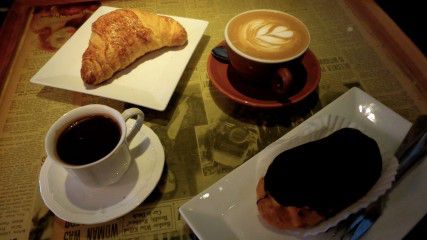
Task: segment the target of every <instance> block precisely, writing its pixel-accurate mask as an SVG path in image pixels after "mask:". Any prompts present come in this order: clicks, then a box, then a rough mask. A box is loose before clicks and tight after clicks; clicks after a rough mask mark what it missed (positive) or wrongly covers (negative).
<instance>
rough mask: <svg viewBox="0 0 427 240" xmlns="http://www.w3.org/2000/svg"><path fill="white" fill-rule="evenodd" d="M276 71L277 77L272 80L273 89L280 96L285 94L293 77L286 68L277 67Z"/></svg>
mask: <svg viewBox="0 0 427 240" xmlns="http://www.w3.org/2000/svg"><path fill="white" fill-rule="evenodd" d="M276 73H277V76H278V77H276V78H274V79H273V81H272V88H273V91H274V92H275V93H276V94H278V95H280V96H285V95H286V94H287V93H288V92H289V90H290V89H291V85H292V83H293V81H294V77H293V76H292V73H291V71H290V70H289V69H288V68H279V69H277V71H276Z"/></svg>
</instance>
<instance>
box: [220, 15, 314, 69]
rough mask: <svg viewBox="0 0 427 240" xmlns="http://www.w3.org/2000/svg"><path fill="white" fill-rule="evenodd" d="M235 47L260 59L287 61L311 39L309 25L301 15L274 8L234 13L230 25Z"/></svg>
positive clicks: (232, 41)
mask: <svg viewBox="0 0 427 240" xmlns="http://www.w3.org/2000/svg"><path fill="white" fill-rule="evenodd" d="M226 38H228V42H229V43H231V45H232V46H230V47H231V48H233V50H235V51H236V50H238V51H237V52H239V53H240V54H243V55H248V56H249V58H252V59H253V60H257V61H273V62H274V61H278V62H279V61H287V60H291V59H294V58H296V57H298V56H299V55H301V54H302V53H304V52H305V51H306V50H307V48H308V45H309V43H310V35H309V32H308V30H307V27H306V26H305V25H304V23H302V22H301V21H300V20H298V19H297V18H295V17H293V16H291V15H288V14H286V13H282V12H279V11H274V10H255V11H249V12H245V13H243V14H240V15H238V16H236V17H234V18H233V19H232V20H231V21H230V22H229V23H228V24H227V27H226Z"/></svg>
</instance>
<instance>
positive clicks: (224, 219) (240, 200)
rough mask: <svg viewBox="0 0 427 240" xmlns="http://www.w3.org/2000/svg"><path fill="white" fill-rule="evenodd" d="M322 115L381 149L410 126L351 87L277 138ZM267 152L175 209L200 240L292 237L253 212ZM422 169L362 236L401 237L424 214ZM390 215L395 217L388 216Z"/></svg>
mask: <svg viewBox="0 0 427 240" xmlns="http://www.w3.org/2000/svg"><path fill="white" fill-rule="evenodd" d="M326 115H337V116H341V117H345V118H347V119H348V120H350V121H352V122H355V123H356V124H357V125H358V126H360V127H363V129H365V130H366V131H365V132H366V133H367V134H368V135H369V136H370V137H372V138H374V139H375V140H376V141H377V143H378V145H379V146H380V149H381V150H382V151H391V152H394V151H395V150H396V149H397V147H398V146H399V144H400V142H401V141H402V140H403V138H404V137H405V135H406V133H407V132H408V130H409V128H410V126H411V123H410V122H408V121H407V120H405V119H404V118H402V117H401V116H399V115H398V114H396V113H395V112H393V111H392V110H390V109H389V108H387V107H386V106H384V105H383V104H381V103H380V102H378V101H377V100H375V99H374V98H372V97H371V96H369V95H367V94H366V93H364V92H363V91H361V90H360V89H358V88H352V89H351V90H349V91H348V92H346V93H345V94H343V95H342V96H340V97H339V98H338V99H336V100H335V101H334V102H332V103H331V104H329V105H328V106H326V107H325V108H323V109H322V110H321V111H319V112H318V113H316V114H315V115H313V116H312V117H310V118H309V119H307V120H306V121H305V122H303V123H302V124H300V125H299V126H297V127H296V128H294V129H292V130H291V131H290V132H289V133H287V134H286V135H284V136H283V137H282V138H281V139H288V138H291V137H293V136H296V135H299V134H301V133H302V132H303V131H304V127H305V126H307V124H309V123H310V122H313V121H316V119H319V118H321V117H324V116H326ZM266 151H268V147H267V148H266V149H264V150H262V151H261V152H259V153H258V154H257V155H255V156H254V157H252V158H251V159H249V160H248V161H246V162H245V163H244V164H242V165H241V166H239V167H238V168H236V169H235V170H233V171H232V172H231V173H229V174H228V175H226V176H225V177H224V178H222V179H220V180H219V181H218V182H216V183H215V184H213V185H212V186H211V187H209V188H208V189H206V190H205V191H203V192H201V193H200V194H198V195H197V196H195V197H194V198H192V199H191V200H190V201H188V202H187V203H185V204H184V205H182V206H181V207H180V208H179V212H180V213H181V215H182V216H183V218H184V219H185V221H186V222H187V223H188V224H189V225H190V227H191V228H192V230H193V231H194V232H195V233H196V235H197V236H198V237H199V238H200V239H203V240H208V239H269V240H274V239H295V237H293V236H291V235H287V234H285V233H283V232H280V231H275V230H272V229H271V228H269V227H268V226H265V225H264V224H263V223H262V222H261V220H260V219H259V216H258V211H257V208H256V193H255V188H256V184H257V182H258V179H257V177H256V174H255V173H256V163H257V161H258V159H260V158H262V157H263V155H264V154H265V152H266ZM426 169H427V162H426V161H424V162H423V164H420V165H419V166H417V167H416V169H414V171H412V173H411V174H410V176H407V177H405V179H404V180H403V181H402V182H401V183H400V184H399V185H398V186H397V187H396V188H395V189H394V190H393V192H392V193H391V194H390V198H389V200H388V203H387V204H388V205H387V207H386V209H385V210H384V213H383V215H382V216H381V217H380V218H379V219H378V221H377V223H376V224H375V225H374V226H373V227H372V229H371V230H370V231H369V232H368V234H367V235H366V236H365V238H366V239H368V238H370V239H401V238H402V237H403V236H404V235H405V234H406V233H407V232H408V231H409V230H410V229H411V228H412V227H413V226H414V225H415V224H416V223H417V221H419V220H420V219H421V218H422V217H423V216H424V214H425V213H426V212H427V205H426V204H425V203H426V202H427V194H426V193H427V188H426V187H425V186H426V182H427V181H426V179H427V174H426V173H427V171H426ZM408 181H409V182H408ZM414 182H415V183H416V184H414ZM396 206H399V207H400V208H402V210H403V213H402V211H399V210H396V209H395V208H396ZM394 214H397V215H396V216H393V217H392V215H394ZM387 218H388V219H387ZM396 219H399V220H398V222H399V223H396ZM328 235H329V236H328ZM330 235H331V234H330V233H324V234H319V235H317V236H314V237H312V239H333V238H330V237H331V236H330Z"/></svg>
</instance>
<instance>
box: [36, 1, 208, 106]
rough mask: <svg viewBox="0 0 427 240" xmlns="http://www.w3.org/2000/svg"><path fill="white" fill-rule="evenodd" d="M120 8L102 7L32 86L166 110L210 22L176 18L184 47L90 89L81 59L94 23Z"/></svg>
mask: <svg viewBox="0 0 427 240" xmlns="http://www.w3.org/2000/svg"><path fill="white" fill-rule="evenodd" d="M115 9H116V8H113V7H105V6H101V7H100V8H98V10H96V12H94V13H93V14H92V16H91V17H90V18H89V19H88V20H87V21H86V22H85V23H84V24H83V25H82V26H81V27H80V28H79V29H78V30H77V32H76V33H74V35H73V36H72V37H71V38H70V39H69V40H68V41H67V42H66V43H65V44H64V45H63V46H62V47H61V49H59V50H58V51H57V52H56V54H55V55H54V56H53V57H52V58H51V59H50V60H49V61H48V62H47V63H46V64H45V65H44V66H43V67H42V68H41V69H40V70H39V71H38V72H37V73H36V74H35V75H34V76H33V77H32V78H31V80H30V81H31V82H32V83H37V84H42V85H46V86H50V87H56V88H62V89H67V90H71V91H76V92H82V93H87V94H91V95H96V96H101V97H106V98H112V99H116V100H120V101H124V102H128V103H133V104H136V105H140V106H144V107H148V108H152V109H155V110H160V111H162V110H164V109H165V108H166V106H167V104H168V102H169V100H170V98H171V96H172V93H173V91H174V90H175V87H176V85H177V84H178V81H179V79H180V78H181V75H182V73H183V72H184V69H185V67H186V66H187V63H188V61H189V60H190V58H191V55H192V54H193V52H194V50H195V49H196V47H197V44H198V43H199V41H200V39H201V38H202V36H203V33H204V31H205V29H206V27H207V25H208V22H206V21H202V20H196V19H190V18H182V17H175V16H171V17H172V18H174V19H175V20H176V21H178V22H179V23H181V24H182V26H183V27H184V28H185V30H186V31H187V35H188V43H187V44H186V45H185V46H184V47H175V48H163V49H160V50H157V51H153V52H151V53H149V54H146V55H144V56H143V57H141V58H139V59H138V60H137V61H136V62H134V63H133V64H131V65H130V66H128V67H127V68H125V69H123V70H122V71H120V72H118V73H116V74H115V75H114V76H113V78H112V79H110V80H108V81H107V82H106V83H104V84H101V85H99V86H95V87H91V86H86V85H85V84H84V83H83V80H82V79H81V77H80V69H81V64H82V63H81V60H82V55H83V52H84V51H85V50H86V48H87V46H88V43H89V38H90V35H91V27H92V23H93V22H94V21H95V20H96V19H98V17H100V16H101V15H104V14H106V13H109V12H111V11H113V10H115Z"/></svg>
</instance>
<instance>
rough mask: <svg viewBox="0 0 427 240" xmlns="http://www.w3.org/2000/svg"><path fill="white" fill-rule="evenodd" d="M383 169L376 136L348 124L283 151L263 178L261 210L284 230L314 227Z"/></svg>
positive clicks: (360, 192)
mask: <svg viewBox="0 0 427 240" xmlns="http://www.w3.org/2000/svg"><path fill="white" fill-rule="evenodd" d="M381 171H382V157H381V153H380V150H379V148H378V145H377V143H376V142H375V140H373V139H372V138H370V137H368V136H366V135H365V134H363V133H362V132H360V131H359V130H357V129H353V128H343V129H340V130H338V131H335V132H334V133H332V134H331V135H329V136H327V137H324V138H322V139H319V140H316V141H312V142H308V143H305V144H302V145H300V146H297V147H295V148H291V149H289V150H286V151H284V152H282V153H280V154H279V155H278V156H277V157H276V158H275V159H274V160H273V162H272V163H271V164H270V165H269V167H268V170H267V172H266V174H265V176H264V177H262V178H261V179H260V180H259V182H258V185H257V188H256V192H257V207H258V211H259V213H260V215H261V217H262V218H263V219H264V220H265V221H266V222H267V223H269V224H271V225H272V226H274V227H276V228H279V229H289V230H294V229H303V228H308V227H313V226H316V225H317V224H319V223H320V222H322V221H323V220H325V219H328V218H330V217H332V216H334V215H335V214H337V213H338V212H340V211H341V210H343V209H345V208H346V207H348V206H350V205H351V204H353V203H354V202H356V201H357V200H358V199H360V198H362V197H363V196H364V195H365V194H366V193H367V192H368V191H369V190H370V189H371V188H372V187H373V185H374V184H375V183H376V182H377V180H378V179H379V177H380V175H381Z"/></svg>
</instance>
